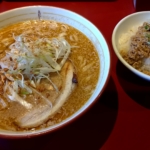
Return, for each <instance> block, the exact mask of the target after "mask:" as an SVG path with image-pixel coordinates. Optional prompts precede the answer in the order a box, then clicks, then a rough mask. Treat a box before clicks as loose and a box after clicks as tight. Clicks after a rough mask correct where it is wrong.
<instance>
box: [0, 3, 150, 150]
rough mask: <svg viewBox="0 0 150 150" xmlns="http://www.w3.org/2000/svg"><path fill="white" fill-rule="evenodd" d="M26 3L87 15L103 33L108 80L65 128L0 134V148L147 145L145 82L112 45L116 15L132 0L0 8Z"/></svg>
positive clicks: (138, 148)
mask: <svg viewBox="0 0 150 150" xmlns="http://www.w3.org/2000/svg"><path fill="white" fill-rule="evenodd" d="M29 5H48V6H57V7H62V8H66V9H69V10H72V11H74V12H76V13H78V14H80V15H82V16H84V17H85V18H87V19H88V20H90V21H91V22H92V23H93V24H95V26H97V28H98V29H99V30H100V31H101V32H102V34H103V35H104V37H105V39H106V41H107V43H108V45H109V47H110V53H111V73H110V79H109V82H108V84H107V87H106V88H105V91H104V92H103V94H102V96H101V97H100V99H99V100H98V102H97V103H96V104H95V105H94V106H93V107H92V108H91V109H90V110H89V111H88V112H87V113H85V114H84V115H83V116H82V117H80V118H79V119H77V120H76V121H74V122H73V123H71V124H69V125H67V126H65V127H64V128H62V129H60V130H58V131H56V132H53V133H52V134H47V135H44V136H40V137H37V138H30V139H15V140H12V139H9V140H7V139H0V150H26V149H29V150H30V149H32V150H36V149H37V150H100V149H101V150H150V92H149V91H150V88H149V82H147V81H145V80H143V79H141V78H139V77H137V76H136V75H135V74H133V73H132V72H130V71H129V70H128V69H127V68H125V67H124V66H123V65H122V63H121V62H120V61H119V60H118V59H117V57H116V55H115V53H114V51H113V48H112V44H111V36H112V31H113V29H114V27H115V25H116V24H117V23H118V21H119V20H120V19H122V18H123V17H125V16H126V15H128V14H131V13H134V12H135V11H136V10H135V8H134V6H133V0H99V2H42V0H41V2H40V1H39V2H22V1H20V2H19V1H18V2H15V1H14V2H12V1H9V0H8V1H7V0H5V1H2V2H1V3H0V12H3V11H6V10H9V9H12V8H17V7H22V6H29Z"/></svg>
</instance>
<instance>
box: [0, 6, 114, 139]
mask: <svg viewBox="0 0 150 150" xmlns="http://www.w3.org/2000/svg"><path fill="white" fill-rule="evenodd" d="M35 7H36V8H37V7H46V8H54V9H61V10H64V11H67V12H70V13H73V14H75V15H78V16H80V17H82V18H83V19H85V20H87V21H88V22H89V23H90V24H92V25H93V26H94V28H96V29H98V28H97V27H96V26H95V25H94V24H93V23H92V22H91V21H89V20H88V19H86V18H85V17H83V16H82V15H80V14H78V13H76V12H74V11H72V10H69V9H65V8H61V7H56V6H47V5H32V6H24V7H18V8H14V9H10V10H7V11H4V12H1V13H0V16H1V15H3V14H6V13H10V12H13V11H16V10H21V9H28V8H35ZM98 30H99V32H100V34H101V36H102V38H103V39H104V41H105V43H106V45H107V51H108V61H109V65H108V70H107V76H106V79H105V83H104V85H103V87H102V89H101V91H99V92H98V94H97V95H96V98H95V99H94V100H93V101H92V103H91V104H90V105H89V106H88V107H87V108H86V109H84V110H82V112H81V113H80V114H78V115H77V116H75V117H73V118H71V119H70V120H68V121H67V122H65V123H63V124H61V125H59V126H56V127H54V128H51V129H47V130H44V131H41V130H38V131H36V132H32V133H31V132H30V133H29V134H21V133H20V134H3V133H0V138H4V139H5V138H6V139H18V138H32V137H37V136H41V135H46V134H49V133H52V132H54V131H56V130H58V129H59V130H60V129H62V128H64V127H65V126H67V125H69V124H71V123H72V122H74V121H75V120H77V119H78V118H79V117H81V116H82V115H84V114H85V113H86V112H87V111H88V110H89V109H90V108H91V107H92V106H93V105H94V104H95V103H96V102H97V101H98V100H99V98H100V96H101V94H102V93H103V92H104V90H105V88H106V86H107V84H108V81H109V78H110V70H111V53H110V45H109V44H108V42H107V40H106V38H105V37H104V35H103V34H102V32H101V30H100V29H98ZM107 63H108V62H107Z"/></svg>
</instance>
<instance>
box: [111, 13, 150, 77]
mask: <svg viewBox="0 0 150 150" xmlns="http://www.w3.org/2000/svg"><path fill="white" fill-rule="evenodd" d="M144 22H150V11H141V12H136V13H133V14H130V15H128V16H126V17H125V18H123V19H122V20H120V21H119V22H118V23H117V25H116V26H115V28H114V30H113V33H112V45H113V49H114V51H115V53H116V55H117V57H118V58H119V60H120V61H121V62H122V63H123V64H124V65H125V66H126V67H127V68H128V69H129V70H131V71H132V72H133V73H135V74H136V75H138V76H139V77H141V78H143V79H146V80H150V76H149V75H146V74H144V73H142V72H140V71H138V70H136V69H135V68H133V67H132V66H131V65H129V64H128V63H127V62H126V61H125V60H124V59H123V57H122V56H121V55H120V52H119V46H118V45H119V44H118V41H119V38H120V36H121V35H122V34H124V33H127V32H128V31H129V30H130V29H131V28H133V27H138V26H141V25H142V24H143V23H144Z"/></svg>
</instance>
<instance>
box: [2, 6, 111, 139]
mask: <svg viewBox="0 0 150 150" xmlns="http://www.w3.org/2000/svg"><path fill="white" fill-rule="evenodd" d="M34 19H42V20H53V21H57V22H60V23H65V24H68V25H70V26H72V27H74V28H76V29H78V30H79V31H81V32H82V33H83V34H84V35H85V36H86V37H88V39H89V40H90V41H91V42H92V43H93V45H94V47H95V49H96V51H97V54H98V58H99V65H100V70H99V73H98V74H99V75H98V81H97V84H96V87H95V89H94V91H93V93H92V95H91V96H90V97H89V99H88V100H87V101H86V102H85V103H84V104H83V105H82V106H81V107H80V108H79V109H78V110H77V111H76V112H74V113H73V114H72V115H71V116H69V117H67V118H66V119H64V120H63V121H61V122H59V123H56V124H54V125H51V126H48V127H44V128H41V129H37V130H29V131H28V130H27V131H26V130H23V131H8V130H2V129H1V130H0V137H2V138H29V137H35V136H39V135H43V134H47V133H51V132H53V131H55V130H58V129H60V128H62V127H64V126H65V125H67V124H69V123H71V122H72V121H73V120H75V119H77V118H78V117H79V116H81V114H83V113H84V112H86V111H87V110H88V109H89V108H90V107H91V106H92V105H93V104H94V103H95V102H96V101H97V100H98V99H99V98H100V96H101V94H102V92H103V90H104V88H105V86H106V83H107V81H108V77H109V72H110V53H109V48H108V45H107V43H106V41H105V39H104V37H103V35H102V34H101V32H100V31H99V30H98V29H97V28H96V27H95V26H94V25H93V24H92V23H91V22H90V21H88V20H87V19H86V18H84V17H82V16H81V15H79V14H77V13H75V12H72V11H69V10H66V9H62V8H57V7H51V6H28V7H21V8H17V9H13V10H9V11H6V12H3V13H1V14H0V22H1V23H0V28H3V27H5V26H7V25H9V24H14V23H17V22H21V21H26V20H34ZM91 67H93V66H91ZM89 69H91V68H89Z"/></svg>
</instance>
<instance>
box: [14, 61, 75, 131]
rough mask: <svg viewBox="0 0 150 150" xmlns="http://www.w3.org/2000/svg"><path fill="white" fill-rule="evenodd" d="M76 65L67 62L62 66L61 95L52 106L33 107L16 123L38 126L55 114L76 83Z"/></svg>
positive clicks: (23, 125) (24, 126) (21, 125)
mask: <svg viewBox="0 0 150 150" xmlns="http://www.w3.org/2000/svg"><path fill="white" fill-rule="evenodd" d="M74 71H75V70H74V67H73V65H72V63H71V62H69V61H68V62H66V63H65V64H64V66H63V68H62V71H61V73H60V75H61V76H62V81H63V82H62V84H61V90H60V92H59V95H58V96H56V99H55V100H53V104H52V106H50V105H48V104H46V105H41V106H40V105H39V106H37V107H33V108H32V109H31V110H29V111H27V112H26V113H25V114H23V115H22V116H20V117H18V118H17V119H16V120H15V123H16V124H17V125H18V126H20V127H21V128H32V127H37V126H39V125H41V124H42V123H44V122H45V121H47V120H48V119H49V118H50V117H51V116H53V115H54V114H55V113H56V112H57V111H58V110H59V109H60V108H61V107H62V105H63V104H64V103H65V101H66V100H67V98H68V96H69V95H70V94H71V92H72V90H73V89H74V87H75V85H76V83H74V82H72V80H73V77H74Z"/></svg>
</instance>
